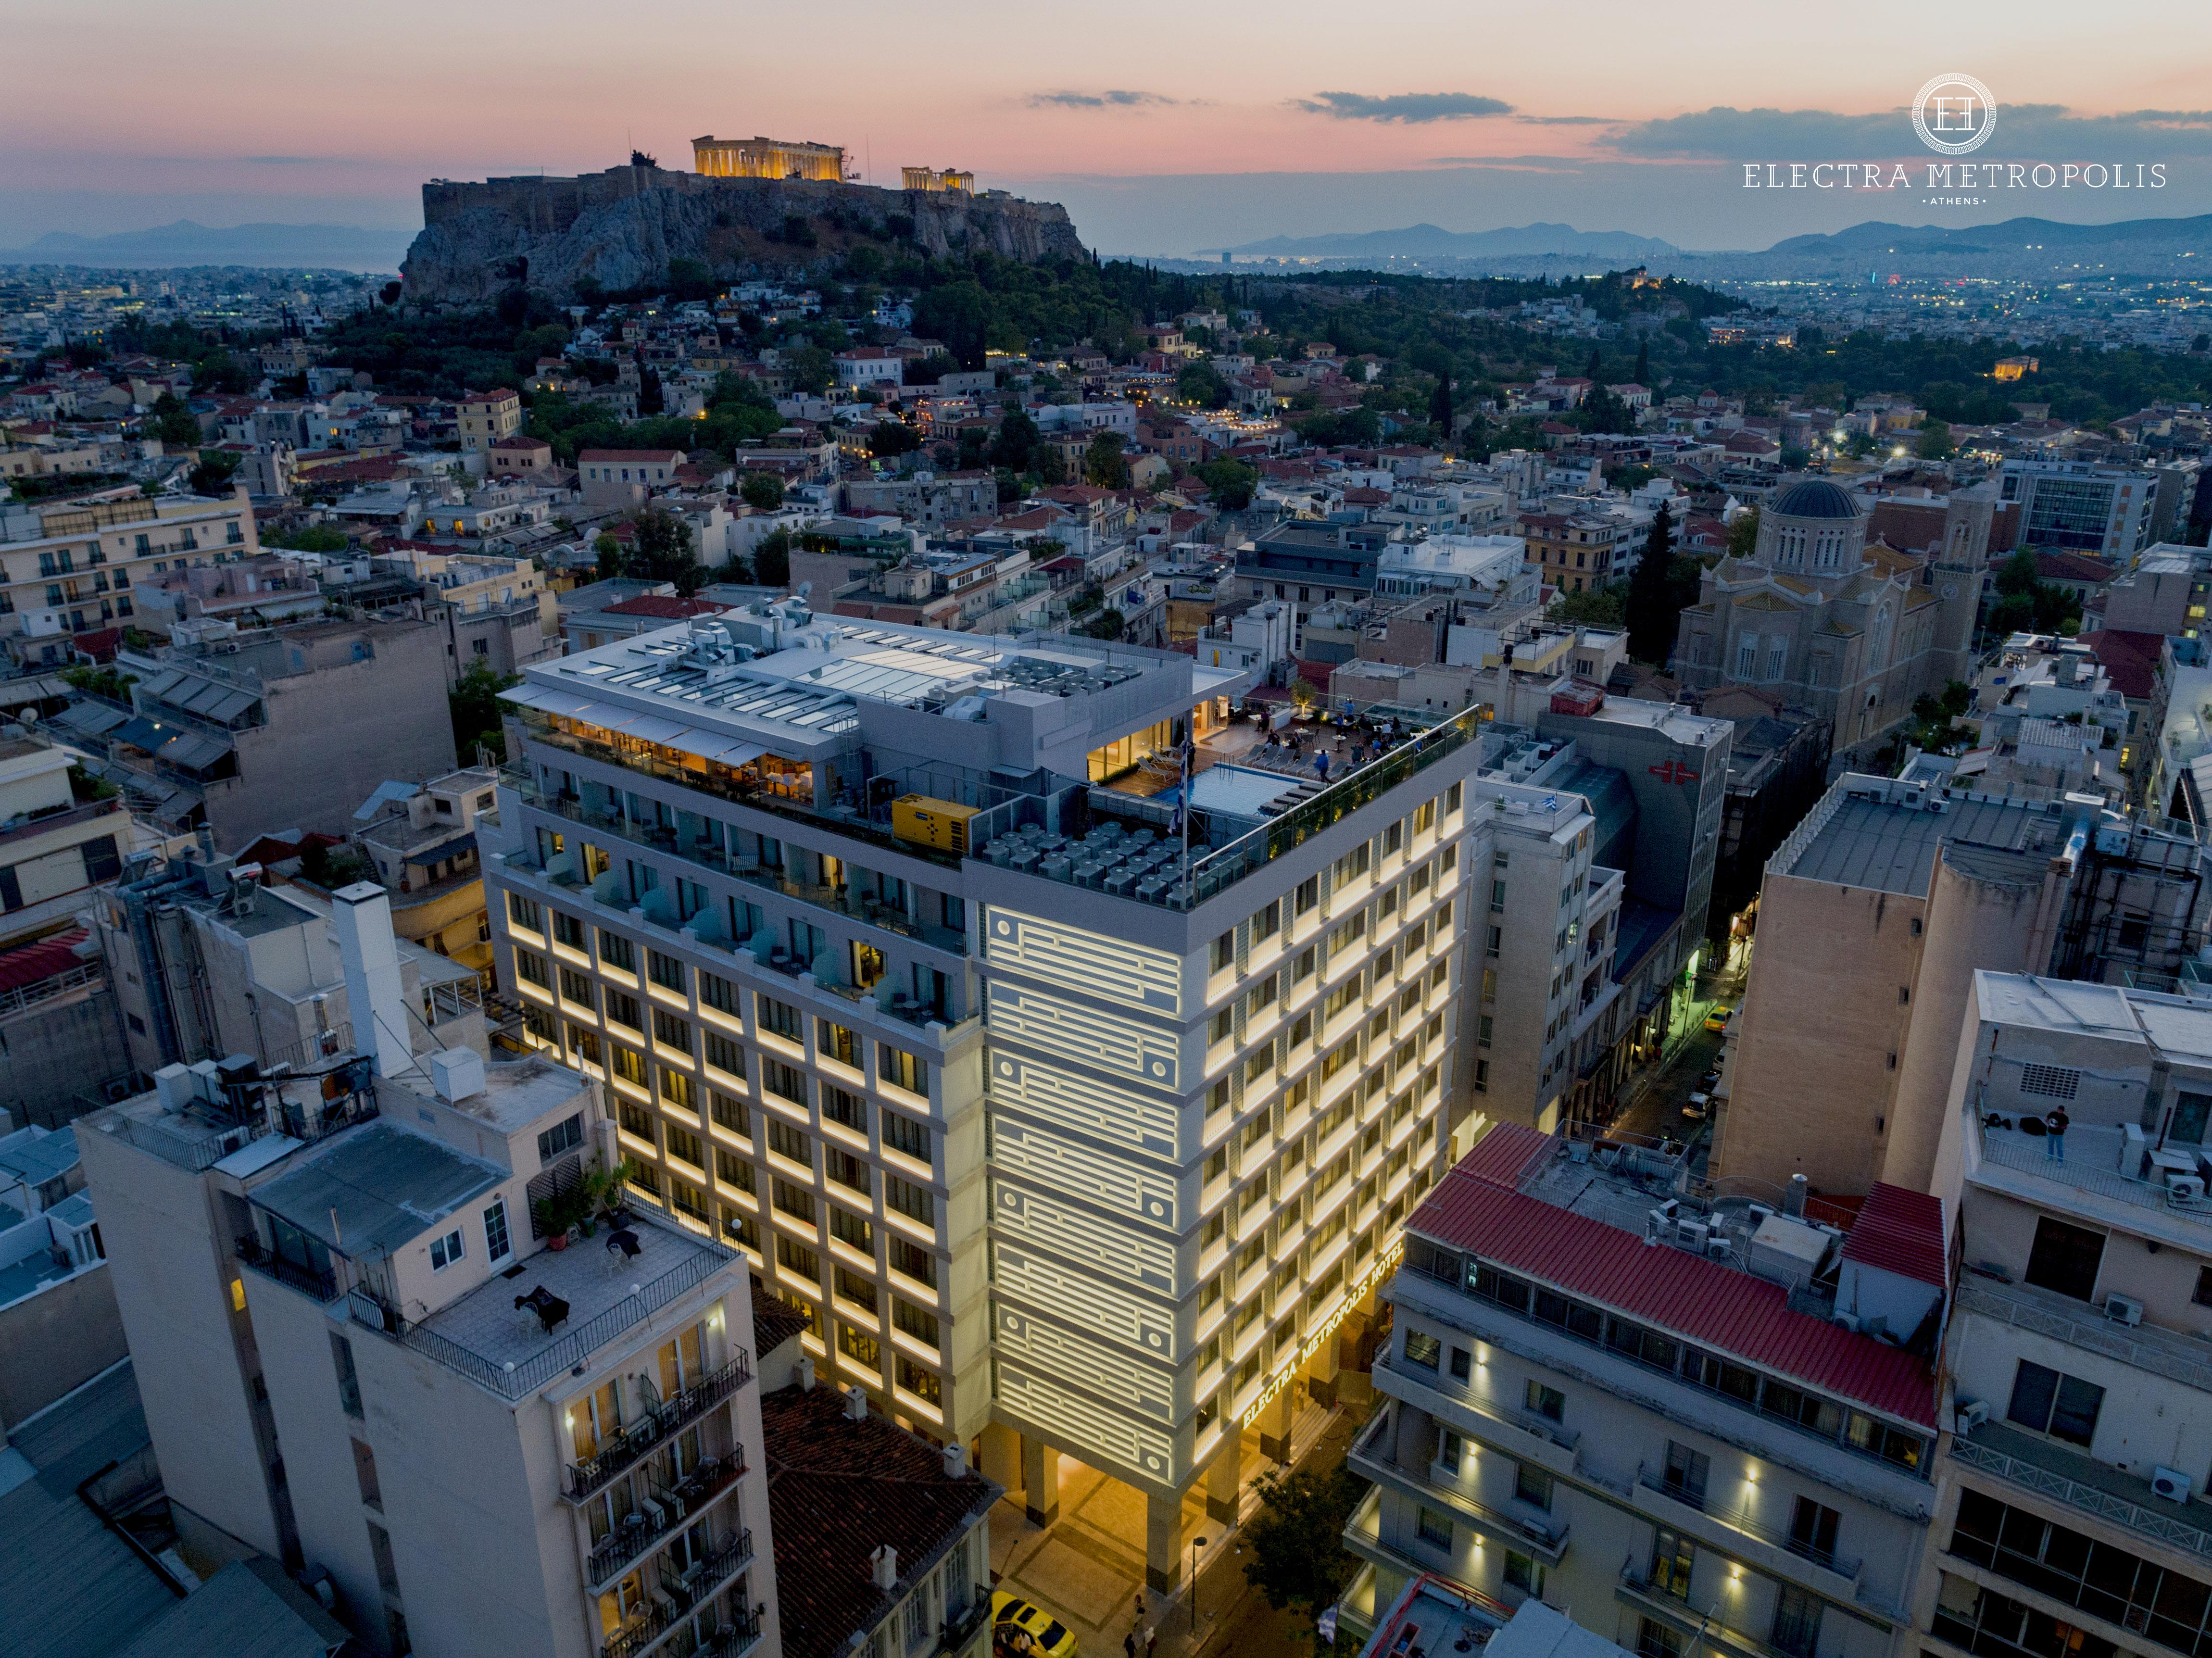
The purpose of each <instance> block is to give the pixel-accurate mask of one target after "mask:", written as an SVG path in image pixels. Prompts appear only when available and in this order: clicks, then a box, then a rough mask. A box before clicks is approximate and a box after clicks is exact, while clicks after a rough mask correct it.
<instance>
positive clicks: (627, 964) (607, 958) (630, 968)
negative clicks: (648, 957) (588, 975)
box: [599, 927, 637, 973]
mask: <svg viewBox="0 0 2212 1658" xmlns="http://www.w3.org/2000/svg"><path fill="white" fill-rule="evenodd" d="M599 960H600V962H601V963H604V964H605V965H606V966H608V967H617V968H620V969H622V970H623V972H625V973H635V972H636V971H637V946H636V945H635V944H632V943H630V941H629V939H627V938H623V936H622V934H620V933H619V932H608V931H607V930H606V929H605V927H601V928H600V929H599Z"/></svg>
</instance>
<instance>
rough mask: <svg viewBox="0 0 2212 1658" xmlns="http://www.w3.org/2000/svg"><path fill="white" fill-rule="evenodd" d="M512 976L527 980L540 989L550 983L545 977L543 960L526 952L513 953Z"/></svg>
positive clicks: (528, 951)
mask: <svg viewBox="0 0 2212 1658" xmlns="http://www.w3.org/2000/svg"><path fill="white" fill-rule="evenodd" d="M514 974H515V976H516V977H517V978H519V979H527V980H528V981H530V982H531V983H532V984H534V985H537V986H539V987H547V986H548V985H550V980H549V979H548V978H547V976H546V970H545V958H544V957H543V956H539V955H537V954H534V953H533V952H532V951H530V950H516V951H515V952H514Z"/></svg>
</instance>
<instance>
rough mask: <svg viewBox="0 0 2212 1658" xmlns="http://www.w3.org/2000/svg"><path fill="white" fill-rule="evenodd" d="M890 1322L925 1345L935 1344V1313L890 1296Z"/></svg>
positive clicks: (931, 1345)
mask: <svg viewBox="0 0 2212 1658" xmlns="http://www.w3.org/2000/svg"><path fill="white" fill-rule="evenodd" d="M891 1322H892V1323H893V1324H895V1325H896V1326H897V1327H898V1328H899V1329H900V1330H901V1331H902V1333H905V1334H907V1335H909V1336H912V1337H913V1338H914V1339H915V1340H916V1341H919V1342H920V1343H921V1344H922V1345H924V1346H925V1347H935V1346H936V1345H937V1340H938V1338H937V1315H936V1314H934V1313H933V1312H929V1311H927V1310H926V1309H922V1308H920V1307H917V1306H915V1304H914V1303H912V1302H910V1301H906V1300H903V1299H902V1298H901V1297H897V1296H893V1297H891Z"/></svg>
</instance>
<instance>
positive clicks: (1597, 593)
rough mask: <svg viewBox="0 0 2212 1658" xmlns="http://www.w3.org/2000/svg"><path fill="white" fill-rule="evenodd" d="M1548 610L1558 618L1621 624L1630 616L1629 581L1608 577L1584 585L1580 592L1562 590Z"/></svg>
mask: <svg viewBox="0 0 2212 1658" xmlns="http://www.w3.org/2000/svg"><path fill="white" fill-rule="evenodd" d="M1545 614H1546V615H1547V616H1550V617H1551V618H1552V620H1553V621H1555V622H1586V623H1589V624H1590V625H1591V626H1592V627H1595V628H1618V627H1619V626H1620V624H1621V623H1623V622H1624V621H1626V619H1627V616H1628V584H1627V583H1626V582H1625V581H1608V582H1607V583H1606V584H1605V585H1604V586H1601V587H1585V588H1584V589H1583V591H1582V592H1578V593H1561V594H1560V595H1559V597H1558V598H1555V599H1553V601H1552V605H1551V608H1550V609H1549V610H1547V611H1546V612H1545Z"/></svg>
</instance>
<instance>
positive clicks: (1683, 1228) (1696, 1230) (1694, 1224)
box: [1674, 1220, 1712, 1250]
mask: <svg viewBox="0 0 2212 1658" xmlns="http://www.w3.org/2000/svg"><path fill="white" fill-rule="evenodd" d="M1711 1236H1712V1232H1711V1228H1709V1227H1707V1226H1706V1224H1705V1222H1703V1221H1701V1220H1678V1221H1676V1222H1675V1223H1674V1242H1677V1243H1679V1244H1680V1245H1681V1246H1682V1247H1683V1248H1685V1249H1698V1250H1702V1249H1703V1248H1705V1240H1706V1239H1707V1238H1709V1237H1711Z"/></svg>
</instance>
